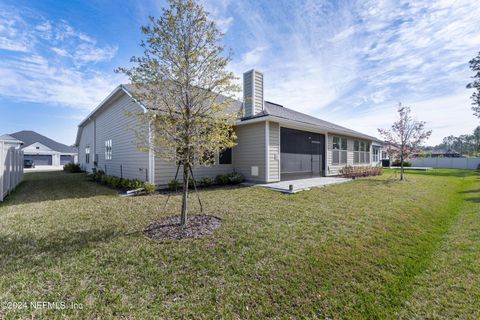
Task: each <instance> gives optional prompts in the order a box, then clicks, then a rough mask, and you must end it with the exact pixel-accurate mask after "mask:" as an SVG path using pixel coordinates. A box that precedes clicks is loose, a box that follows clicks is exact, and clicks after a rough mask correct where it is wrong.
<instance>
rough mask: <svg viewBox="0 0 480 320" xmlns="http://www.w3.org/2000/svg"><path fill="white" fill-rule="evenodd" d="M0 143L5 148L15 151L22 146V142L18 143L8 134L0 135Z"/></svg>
mask: <svg viewBox="0 0 480 320" xmlns="http://www.w3.org/2000/svg"><path fill="white" fill-rule="evenodd" d="M0 141H2V142H3V144H4V145H5V147H7V148H10V147H14V148H15V149H20V148H21V147H22V145H23V141H20V140H18V139H16V138H14V137H12V136H11V135H8V134H4V135H1V136H0Z"/></svg>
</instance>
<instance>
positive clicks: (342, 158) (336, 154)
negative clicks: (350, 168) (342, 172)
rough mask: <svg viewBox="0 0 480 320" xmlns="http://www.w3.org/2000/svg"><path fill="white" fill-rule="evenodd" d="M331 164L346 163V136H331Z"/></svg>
mask: <svg viewBox="0 0 480 320" xmlns="http://www.w3.org/2000/svg"><path fill="white" fill-rule="evenodd" d="M332 149H333V151H332V164H346V163H347V138H340V137H333V143H332Z"/></svg>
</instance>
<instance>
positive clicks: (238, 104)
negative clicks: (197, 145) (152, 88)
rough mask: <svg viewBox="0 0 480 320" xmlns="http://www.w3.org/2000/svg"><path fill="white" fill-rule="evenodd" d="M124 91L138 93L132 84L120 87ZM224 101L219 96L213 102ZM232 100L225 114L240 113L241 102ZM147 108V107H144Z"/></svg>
mask: <svg viewBox="0 0 480 320" xmlns="http://www.w3.org/2000/svg"><path fill="white" fill-rule="evenodd" d="M121 86H122V87H123V88H124V89H125V90H127V91H128V92H129V93H130V94H134V93H135V92H138V89H137V88H135V86H134V85H132V84H128V83H127V84H122V85H121ZM225 99H228V98H227V97H226V96H224V95H221V94H219V95H218V97H217V99H216V100H215V102H217V103H221V102H223V101H225ZM232 100H233V103H232V104H231V108H230V110H226V112H227V113H231V114H233V113H235V112H237V113H240V112H241V111H242V102H241V101H238V100H235V99H232ZM145 107H147V108H148V106H145Z"/></svg>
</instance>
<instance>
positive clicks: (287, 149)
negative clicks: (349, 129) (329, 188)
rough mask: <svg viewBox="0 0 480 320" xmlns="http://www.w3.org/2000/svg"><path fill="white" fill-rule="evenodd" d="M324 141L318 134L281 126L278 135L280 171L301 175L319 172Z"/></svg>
mask: <svg viewBox="0 0 480 320" xmlns="http://www.w3.org/2000/svg"><path fill="white" fill-rule="evenodd" d="M324 143H325V142H324V137H323V136H321V135H320V134H317V133H310V132H305V131H299V130H294V129H288V128H282V129H281V137H280V144H281V146H280V150H281V162H280V163H281V173H282V174H300V175H302V174H312V173H313V172H320V171H321V166H322V161H323V160H322V156H321V155H322V154H323V148H324V146H325V144H324ZM313 155H317V157H313ZM312 166H315V168H312ZM316 166H318V167H319V168H316ZM314 169H315V170H314Z"/></svg>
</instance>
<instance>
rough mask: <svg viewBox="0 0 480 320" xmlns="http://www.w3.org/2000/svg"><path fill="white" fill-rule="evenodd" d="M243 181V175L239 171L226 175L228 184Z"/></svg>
mask: <svg viewBox="0 0 480 320" xmlns="http://www.w3.org/2000/svg"><path fill="white" fill-rule="evenodd" d="M243 181H244V179H243V176H242V175H241V174H240V173H236V172H233V173H230V174H229V175H228V183H229V184H239V183H242V182H243Z"/></svg>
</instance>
